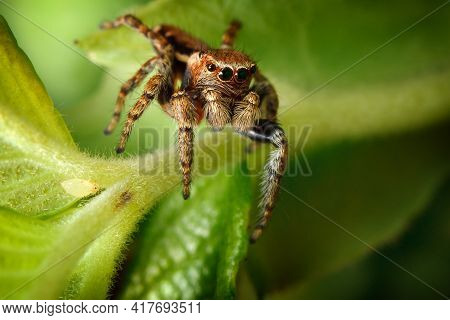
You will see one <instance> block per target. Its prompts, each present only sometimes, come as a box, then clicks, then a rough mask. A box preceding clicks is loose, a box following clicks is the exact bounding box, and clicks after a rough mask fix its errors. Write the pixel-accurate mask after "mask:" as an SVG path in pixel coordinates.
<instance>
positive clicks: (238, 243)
mask: <svg viewBox="0 0 450 320" xmlns="http://www.w3.org/2000/svg"><path fill="white" fill-rule="evenodd" d="M250 203H251V185H250V177H249V176H248V172H247V170H246V168H245V167H243V166H236V168H235V169H234V170H233V171H232V172H231V174H230V173H228V172H224V171H222V172H220V173H218V174H217V175H216V176H213V177H208V178H204V179H201V180H199V181H198V182H197V183H196V184H195V185H194V188H193V192H192V198H191V199H190V200H189V201H184V200H183V199H182V198H181V197H180V196H179V195H178V194H174V195H172V196H170V197H169V198H167V199H166V200H165V201H164V203H163V204H161V206H159V207H158V208H157V209H156V211H155V212H154V213H153V214H152V216H151V217H150V218H149V219H148V220H147V221H145V223H144V224H143V226H142V227H141V228H143V231H142V232H141V233H140V238H139V240H138V247H137V256H136V257H135V258H134V263H133V266H132V267H131V269H130V270H127V273H130V274H131V275H132V276H131V277H130V278H129V279H127V281H126V282H125V283H124V288H123V290H124V291H123V294H122V298H125V299H200V298H212V297H214V298H218V299H226V298H232V297H234V284H235V278H236V274H237V271H238V267H239V262H240V261H241V260H242V258H243V257H244V255H245V254H246V249H247V243H248V236H247V232H246V230H247V220H248V211H249V209H250Z"/></svg>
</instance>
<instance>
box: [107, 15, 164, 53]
mask: <svg viewBox="0 0 450 320" xmlns="http://www.w3.org/2000/svg"><path fill="white" fill-rule="evenodd" d="M122 25H126V26H129V27H131V28H133V29H136V30H137V31H139V32H140V33H142V34H143V35H144V36H145V37H146V38H148V39H150V40H151V42H152V45H153V47H154V48H155V50H156V52H158V53H159V54H163V53H166V50H167V47H170V50H172V46H171V45H170V44H169V42H168V41H167V40H166V38H164V37H163V36H162V35H160V34H159V33H157V32H155V31H153V30H152V29H150V28H149V27H148V26H147V25H146V24H144V23H143V22H142V21H141V20H139V19H138V18H136V17H135V16H133V15H131V14H126V15H124V16H120V17H118V18H117V19H116V20H114V21H106V22H103V23H102V24H101V25H100V28H101V29H112V28H117V27H120V26H122Z"/></svg>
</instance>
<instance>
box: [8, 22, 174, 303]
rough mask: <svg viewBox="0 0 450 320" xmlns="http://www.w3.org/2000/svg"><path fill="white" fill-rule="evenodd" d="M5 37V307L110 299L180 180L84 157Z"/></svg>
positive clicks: (148, 161) (147, 163)
mask: <svg viewBox="0 0 450 320" xmlns="http://www.w3.org/2000/svg"><path fill="white" fill-rule="evenodd" d="M0 28H1V29H0V37H1V39H2V41H1V42H0V43H1V45H0V54H1V55H0V63H1V64H2V70H3V68H5V69H6V70H8V71H9V72H5V73H3V72H2V74H1V77H2V82H1V84H0V97H1V100H0V146H1V150H2V153H1V155H0V183H1V184H0V220H1V223H0V230H1V232H0V243H1V246H0V282H1V283H2V286H1V288H0V297H2V298H58V297H61V296H66V297H71V298H105V297H106V295H107V291H108V289H109V286H110V283H111V278H112V276H113V275H114V273H115V271H116V269H117V264H118V263H119V262H120V260H121V257H122V251H123V249H124V248H125V244H126V243H127V239H128V238H129V236H130V234H131V232H133V231H134V228H135V226H136V223H137V222H138V221H139V219H140V218H141V217H142V216H143V215H144V214H145V213H146V212H147V210H148V208H149V207H150V206H151V204H152V203H153V202H154V201H155V200H156V199H157V198H158V197H159V196H161V195H162V194H163V193H164V192H165V191H167V190H169V188H170V186H171V185H173V184H174V183H175V181H177V180H178V176H176V175H173V176H172V178H174V179H171V176H170V175H162V173H159V174H158V173H157V172H156V171H155V172H154V173H155V174H154V176H152V179H146V178H145V177H141V176H140V174H139V170H138V169H139V168H140V169H142V170H146V169H149V168H152V167H153V166H154V165H155V164H159V162H158V160H157V158H153V156H149V157H147V158H145V159H141V160H144V165H141V164H140V163H139V161H138V159H135V160H133V161H121V160H118V161H105V160H102V159H96V158H90V157H88V156H86V155H84V154H82V153H80V152H79V151H78V150H77V149H76V147H75V145H74V143H73V141H72V139H71V138H70V135H69V134H68V131H67V128H66V127H65V125H64V123H63V122H62V121H61V118H60V116H59V114H58V113H57V112H56V111H55V109H54V107H53V105H52V103H51V100H50V98H49V97H48V95H47V94H46V93H45V90H44V89H43V87H42V84H41V82H40V81H39V80H38V79H37V78H36V74H35V72H34V70H33V67H32V66H31V64H30V62H29V60H28V59H27V58H26V57H25V55H24V53H23V52H22V51H21V50H20V49H19V48H18V47H17V43H16V42H15V40H14V38H13V37H12V33H11V32H10V31H9V29H8V26H7V24H6V22H5V21H4V20H3V19H1V20H0ZM18 80H20V81H18ZM170 163H171V162H170V161H169V162H167V163H166V164H167V165H170ZM161 179H164V180H165V182H166V184H161V183H160V181H161ZM175 179H176V180H175ZM153 183H154V184H153ZM73 279H77V280H76V281H75V280H73Z"/></svg>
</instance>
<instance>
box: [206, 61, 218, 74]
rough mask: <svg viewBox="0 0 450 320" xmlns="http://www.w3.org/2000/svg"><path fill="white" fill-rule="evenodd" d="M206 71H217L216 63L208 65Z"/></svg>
mask: <svg viewBox="0 0 450 320" xmlns="http://www.w3.org/2000/svg"><path fill="white" fill-rule="evenodd" d="M206 69H208V71H209V72H213V71H214V70H216V65H215V64H214V63H209V64H207V65H206Z"/></svg>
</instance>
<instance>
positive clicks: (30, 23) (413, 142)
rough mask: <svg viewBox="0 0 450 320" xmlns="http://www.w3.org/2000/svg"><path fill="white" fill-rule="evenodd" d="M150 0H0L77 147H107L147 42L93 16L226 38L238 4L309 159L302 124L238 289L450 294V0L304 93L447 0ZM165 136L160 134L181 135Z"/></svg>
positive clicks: (135, 148) (244, 41) (245, 38)
mask: <svg viewBox="0 0 450 320" xmlns="http://www.w3.org/2000/svg"><path fill="white" fill-rule="evenodd" d="M147 2H148V1H146V0H120V1H106V0H96V1H85V0H77V1H71V0H67V1H57V0H42V1H25V0H5V1H2V3H0V14H1V15H3V16H4V17H5V18H6V20H7V21H8V23H9V25H10V27H11V29H12V31H13V33H14V35H15V37H16V38H17V41H18V43H19V45H20V46H21V47H22V49H23V50H24V51H25V52H26V53H27V55H28V56H29V58H30V60H31V61H32V62H33V65H34V67H35V68H36V71H37V73H38V75H39V76H40V77H41V79H42V81H43V82H44V84H45V86H46V88H47V90H48V91H49V93H50V95H51V96H52V98H53V100H54V102H55V105H56V107H57V108H58V110H59V111H60V112H61V113H62V115H63V117H64V118H65V120H66V122H67V123H68V126H69V129H70V130H71V132H72V134H73V136H74V138H75V141H76V142H77V144H78V145H79V146H80V148H81V149H82V150H84V151H87V152H89V153H91V154H96V155H112V150H113V147H114V145H115V142H116V140H117V133H116V134H115V135H113V137H105V136H103V134H102V129H103V127H104V125H105V124H106V123H107V121H108V120H109V116H110V114H111V112H112V107H113V103H114V100H115V98H116V95H117V92H118V88H119V86H120V82H118V81H117V79H114V78H115V77H117V78H118V79H121V80H125V79H127V77H129V76H130V75H131V74H132V73H133V71H134V70H136V69H137V67H138V66H139V65H140V64H141V63H143V62H144V61H145V60H146V58H148V57H149V56H150V55H151V54H152V52H151V49H150V47H149V46H148V44H147V43H146V41H145V40H144V39H141V38H140V37H139V35H135V34H133V33H132V32H130V31H128V30H118V31H111V32H109V31H108V32H106V33H100V32H98V31H97V26H98V24H99V22H101V21H103V20H107V19H112V18H114V17H116V16H118V15H119V14H122V13H124V12H136V13H137V14H138V15H139V16H142V17H143V18H144V20H145V21H146V22H147V23H149V24H152V23H153V24H156V23H160V22H166V23H172V24H176V25H179V26H182V27H183V28H185V29H187V30H189V31H190V32H192V33H193V34H195V35H198V36H201V37H202V38H204V39H206V40H207V41H208V42H209V43H211V44H212V45H217V44H218V43H219V41H220V35H221V32H222V30H224V28H225V27H226V25H227V23H228V21H230V20H231V19H232V18H239V19H240V20H242V21H243V23H244V28H243V30H242V33H241V34H240V36H239V39H238V41H237V47H238V48H240V49H242V50H244V51H245V52H247V53H249V54H250V55H251V56H253V57H254V58H255V59H256V60H257V61H258V63H259V66H260V67H261V69H262V70H263V71H264V72H265V73H267V75H268V76H269V78H270V79H272V80H273V82H274V84H275V86H276V87H277V89H278V91H279V94H280V101H281V108H280V110H281V112H282V115H281V117H280V119H281V122H282V124H283V125H284V126H285V127H294V128H296V129H297V130H294V131H295V132H294V133H293V134H292V137H290V141H291V144H292V145H291V149H292V150H293V151H292V155H293V156H292V157H291V163H290V165H296V163H297V161H298V160H299V159H300V157H299V155H300V154H301V152H302V150H301V149H300V148H301V146H300V145H299V142H298V139H299V135H300V132H301V128H302V127H304V126H311V128H312V131H311V134H310V137H309V139H308V140H307V142H306V145H305V150H304V152H305V155H306V157H307V160H308V163H309V165H310V167H311V170H312V175H311V176H302V175H296V176H293V175H291V176H288V177H286V178H285V179H284V182H283V187H284V188H285V189H287V190H289V193H287V192H282V193H281V196H280V200H279V205H278V207H277V210H276V212H275V216H274V219H273V221H272V223H271V225H270V227H269V228H268V230H267V233H266V234H265V236H264V237H263V238H262V240H261V241H260V242H259V243H258V244H256V245H254V246H251V247H250V248H249V252H248V257H247V258H246V259H245V260H244V261H243V262H242V265H241V269H240V272H239V275H238V280H237V281H238V294H237V297H238V298H243V299H251V298H269V299H270V298H284V299H440V298H443V296H442V295H441V294H440V293H442V294H444V295H446V296H449V295H450V251H449V250H448V248H450V219H449V214H450V180H449V179H448V177H449V169H450V165H449V164H450V161H449V160H450V153H449V150H450V148H449V138H450V127H449V121H450V92H449V91H450V90H449V83H450V81H449V80H450V77H449V74H450V61H449V57H450V38H449V33H448V30H450V7H449V6H445V7H443V8H442V9H440V10H439V11H437V12H436V13H434V14H433V15H431V16H430V17H428V18H426V19H425V20H424V21H423V22H421V23H419V24H418V25H417V26H415V27H414V28H412V29H411V30H409V31H408V32H406V33H405V34H402V35H401V36H399V37H398V38H397V39H395V40H393V41H392V43H389V44H388V45H386V46H385V47H383V48H381V49H380V50H379V51H377V52H375V53H374V54H373V55H371V56H370V57H368V58H367V59H365V60H364V61H362V62H361V63H360V64H358V65H356V66H354V68H351V69H350V70H348V72H346V73H345V74H343V75H342V76H339V77H338V78H336V80H333V81H332V82H331V83H330V85H328V86H326V87H324V88H323V89H321V90H319V91H318V92H317V93H314V94H313V95H311V96H309V93H310V92H312V91H313V90H315V89H316V88H318V87H319V86H321V85H322V84H324V83H327V81H329V80H330V79H333V78H334V77H335V76H336V75H338V74H340V72H342V71H343V70H346V68H348V67H349V66H351V65H352V64H353V63H355V62H356V61H358V59H360V58H361V57H363V56H364V55H366V54H368V53H370V52H371V51H373V50H374V49H376V48H378V47H379V46H380V45H382V44H383V43H385V42H386V41H387V40H389V39H391V38H392V37H394V36H396V35H398V34H399V32H401V31H402V30H404V29H406V28H407V27H409V26H411V25H412V24H414V23H415V22H417V21H418V20H419V19H421V18H423V17H424V16H426V15H427V14H428V13H430V12H432V11H433V10H434V9H436V8H437V7H439V6H440V5H442V4H443V3H444V1H434V0H433V1H425V0H415V1H397V0H396V1H377V2H373V1H368V0H364V1H356V0H354V1H352V0H347V1H338V0H333V1H331V0H330V1H294V0H292V1H287V0H286V1H277V2H276V3H275V2H269V1H250V0H248V1H210V2H208V1H182V0H180V1H155V3H150V4H149V5H145V4H146V3H147ZM4 3H6V4H8V5H9V6H10V7H8V5H5V4H4ZM142 5H144V6H142ZM11 7H12V8H14V10H13V9H11ZM44 30H45V31H44ZM55 38H56V39H58V40H56V39H55ZM75 39H78V40H79V42H78V43H79V44H78V46H76V45H75V44H74V40H75ZM68 47H70V48H71V49H70V48H68ZM93 62H94V63H96V64H97V65H95V64H94V63H93ZM105 70H106V71H107V72H108V73H109V74H107V73H106V72H105ZM111 75H113V76H111ZM137 92H139V91H138V90H137ZM137 96H138V93H134V94H133V95H132V96H131V98H130V99H129V103H128V104H132V103H133V101H135V99H136V98H137ZM305 96H307V98H306V99H304V100H302V101H301V103H299V104H296V105H295V106H294V107H293V108H292V109H290V110H289V111H287V112H286V114H283V110H287V108H289V107H290V106H292V104H293V103H294V102H296V101H298V99H300V98H303V97H305ZM149 126H151V127H155V128H158V130H162V129H163V128H165V127H169V128H174V125H173V123H172V122H171V120H170V119H167V118H166V117H165V116H164V115H163V114H162V113H161V111H159V110H157V108H152V109H151V110H149V111H148V112H147V114H146V115H145V116H144V117H143V119H142V120H141V121H140V123H139V124H138V125H137V128H145V127H149ZM135 132H137V131H135ZM166 140H167V139H164V141H160V143H158V144H156V145H155V146H152V148H151V149H155V148H157V147H159V148H160V147H164V146H168V145H169V144H172V143H173V140H172V138H171V139H169V140H167V141H166ZM127 151H128V152H129V154H130V155H134V154H136V153H139V152H143V151H148V149H146V150H143V148H140V147H139V141H138V138H137V135H136V134H135V135H134V136H132V137H131V139H130V143H129V146H128V149H127ZM290 193H292V194H294V197H293V196H291V194H290ZM295 197H300V198H301V199H302V200H303V201H305V202H306V203H307V204H309V205H310V206H312V207H313V209H311V207H308V206H305V205H304V204H303V203H301V202H299V200H298V199H296V198H295ZM158 213H159V212H156V215H157V214H158ZM321 214H323V215H325V216H326V217H325V218H324V217H323V216H321ZM327 217H328V218H329V219H331V220H332V221H334V222H336V223H337V224H339V225H341V226H342V227H343V228H344V229H345V230H347V231H345V230H343V229H342V228H340V227H339V226H337V225H336V224H335V223H334V222H330V220H328V218H327ZM150 220H151V219H150ZM146 223H149V222H148V221H144V222H143V225H144V226H145V224H146ZM142 230H145V227H142ZM135 238H137V239H139V236H136V237H135ZM137 242H138V243H137V245H132V246H131V249H130V250H131V253H130V255H131V256H132V255H133V254H132V251H133V250H134V248H136V247H139V241H137ZM363 242H364V243H363ZM368 245H369V246H371V247H373V248H376V250H379V252H382V254H383V255H385V256H386V257H388V258H389V259H387V258H386V257H383V256H381V255H380V254H377V253H376V252H374V250H372V249H371V248H369V247H368ZM393 262H395V263H393ZM396 264H398V265H396ZM399 266H401V267H399ZM402 269H405V270H407V271H408V272H410V273H408V272H407V271H405V270H402ZM128 270H129V269H127V266H125V268H124V271H122V272H121V273H120V274H119V275H118V279H117V281H116V282H117V283H118V285H117V286H116V287H115V289H114V290H115V291H114V292H113V295H117V296H118V295H120V288H121V281H122V280H121V279H126V274H127V272H128ZM437 291H439V292H440V293H438V292H437Z"/></svg>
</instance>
